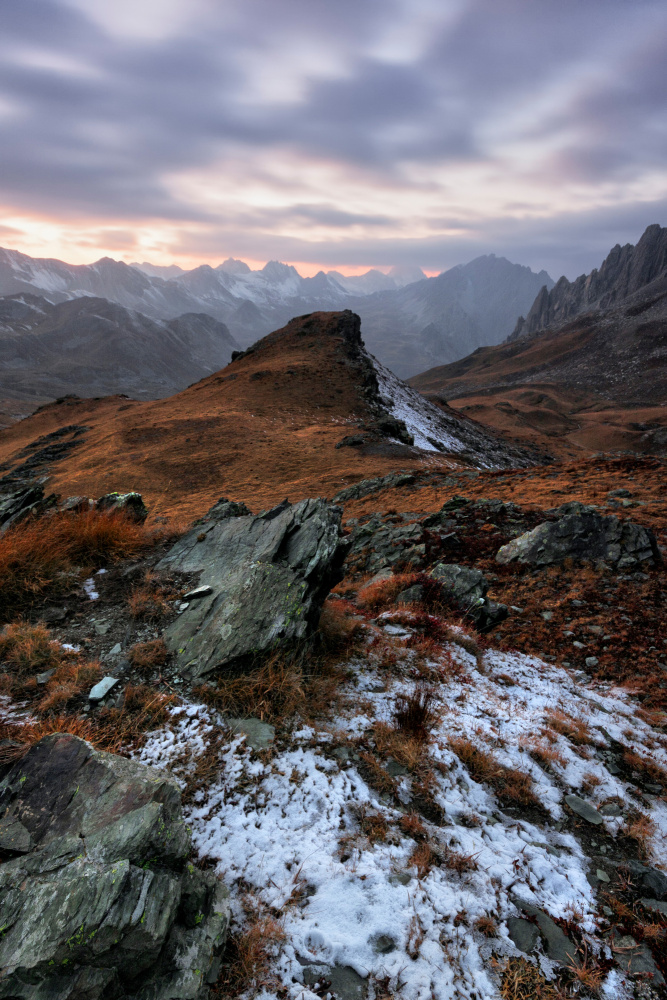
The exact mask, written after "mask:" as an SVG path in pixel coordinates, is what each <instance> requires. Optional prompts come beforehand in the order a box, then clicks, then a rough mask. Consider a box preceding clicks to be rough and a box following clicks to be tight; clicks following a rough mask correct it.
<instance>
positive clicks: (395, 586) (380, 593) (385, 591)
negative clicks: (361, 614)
mask: <svg viewBox="0 0 667 1000" xmlns="http://www.w3.org/2000/svg"><path fill="white" fill-rule="evenodd" d="M415 577H416V574H414V573H396V574H395V575H394V576H390V577H387V579H386V580H377V581H376V582H375V583H367V584H366V586H365V587H362V588H361V589H360V590H359V592H358V593H357V604H359V606H360V607H362V608H365V609H366V610H367V611H381V610H382V609H383V608H389V607H391V606H392V605H394V604H395V603H396V598H397V597H398V595H399V594H400V593H401V592H402V591H404V590H407V589H408V587H411V586H412V585H413V583H414V581H415Z"/></svg>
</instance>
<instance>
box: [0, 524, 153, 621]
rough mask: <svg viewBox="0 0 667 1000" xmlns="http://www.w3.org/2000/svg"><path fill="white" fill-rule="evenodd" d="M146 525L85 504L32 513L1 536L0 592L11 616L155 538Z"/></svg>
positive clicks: (151, 542) (129, 554)
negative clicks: (81, 508) (75, 511)
mask: <svg viewBox="0 0 667 1000" xmlns="http://www.w3.org/2000/svg"><path fill="white" fill-rule="evenodd" d="M154 540H155V536H154V535H152V534H151V532H150V531H148V530H147V529H146V528H144V527H143V525H140V524H137V523H136V521H133V520H131V519H130V518H128V517H127V516H126V515H124V514H122V513H117V512H113V513H111V512H108V513H105V512H102V511H96V510H87V511H83V512H82V513H79V514H70V513H67V514H53V515H51V516H47V517H42V518H39V519H37V518H35V519H28V520H26V521H23V522H21V523H20V524H18V525H16V527H14V528H9V529H8V530H7V531H6V532H5V534H4V535H2V536H0V592H1V593H2V596H3V608H4V614H5V616H7V617H11V616H13V615H15V614H17V613H18V612H20V611H21V610H22V609H23V608H25V607H28V606H30V605H32V604H33V603H34V602H35V601H36V600H38V599H39V598H40V597H42V596H43V595H44V594H46V593H47V592H54V591H55V592H58V591H62V590H64V589H66V588H67V587H68V586H71V583H72V579H74V578H78V577H80V575H81V574H82V573H83V572H89V571H90V570H91V569H95V568H97V567H98V566H100V565H101V564H104V563H108V562H109V561H112V560H115V559H119V558H122V557H124V556H131V555H134V554H135V553H137V552H140V551H142V550H143V549H146V548H148V547H149V546H150V545H151V544H153V542H154Z"/></svg>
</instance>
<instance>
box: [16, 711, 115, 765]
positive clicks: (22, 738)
mask: <svg viewBox="0 0 667 1000" xmlns="http://www.w3.org/2000/svg"><path fill="white" fill-rule="evenodd" d="M51 733H71V734H72V736H78V737H79V738H80V739H82V740H86V742H88V743H90V744H91V746H93V747H95V749H96V750H105V751H106V752H108V753H118V751H119V750H120V748H121V742H122V740H121V739H120V736H119V733H118V732H117V730H116V729H115V728H114V727H113V726H108V725H99V724H93V722H92V720H91V719H85V718H82V717H81V716H80V715H51V716H47V717H46V718H44V719H40V720H38V721H36V722H33V721H27V722H24V723H14V722H0V763H9V762H12V761H15V760H20V759H21V758H22V757H24V756H25V755H26V753H27V752H28V750H29V749H30V747H31V746H34V745H35V743H39V741H40V740H41V739H43V738H44V737H45V736H50V735H51ZM3 744H4V745H3Z"/></svg>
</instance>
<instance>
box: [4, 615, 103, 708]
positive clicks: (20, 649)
mask: <svg viewBox="0 0 667 1000" xmlns="http://www.w3.org/2000/svg"><path fill="white" fill-rule="evenodd" d="M0 659H1V660H3V661H4V667H5V670H4V672H3V673H1V674H0V690H2V691H3V692H5V693H6V694H9V695H11V696H13V697H15V698H16V697H20V698H22V699H24V700H26V701H29V702H30V703H31V709H32V710H33V711H34V712H35V713H36V714H37V715H40V716H43V715H49V714H52V713H54V712H57V713H62V712H64V711H65V710H66V709H68V708H71V707H72V705H71V703H72V702H73V701H74V700H75V699H77V698H80V697H81V696H83V695H84V694H85V693H87V691H88V690H89V688H90V687H92V685H93V684H95V683H96V682H97V681H98V680H99V679H100V676H101V673H102V670H101V668H100V665H99V663H97V662H96V661H87V660H84V659H83V657H82V656H81V655H80V654H78V653H73V652H71V651H67V650H64V649H63V648H62V646H61V645H60V643H58V642H54V641H53V640H52V639H51V636H50V633H49V630H48V629H47V628H46V627H45V626H44V625H42V624H41V623H38V624H37V625H31V624H30V623H29V622H24V621H18V622H13V623H12V624H11V625H7V626H6V627H5V629H4V630H3V631H2V632H1V633H0ZM46 671H53V673H52V676H51V677H50V679H49V680H48V681H47V683H46V685H45V686H42V685H38V684H37V680H36V676H35V675H36V674H39V673H43V672H46Z"/></svg>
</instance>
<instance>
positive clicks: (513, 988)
mask: <svg viewBox="0 0 667 1000" xmlns="http://www.w3.org/2000/svg"><path fill="white" fill-rule="evenodd" d="M500 995H501V997H502V998H503V1000H562V997H563V994H562V993H561V992H560V990H558V989H557V988H556V987H555V986H554V985H553V984H552V983H549V982H547V980H546V979H545V978H544V976H543V975H542V973H541V972H540V970H539V968H538V967H537V966H536V965H533V964H532V963H531V962H529V961H527V960H526V959H525V958H509V959H508V960H507V965H506V966H505V968H504V970H503V977H502V981H501V985H500Z"/></svg>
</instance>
